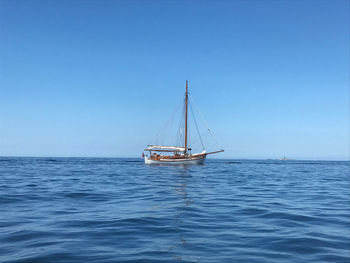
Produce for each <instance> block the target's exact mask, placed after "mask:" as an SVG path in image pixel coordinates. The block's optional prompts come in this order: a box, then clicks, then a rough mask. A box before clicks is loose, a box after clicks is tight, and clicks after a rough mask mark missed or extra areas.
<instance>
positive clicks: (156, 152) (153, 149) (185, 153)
mask: <svg viewBox="0 0 350 263" xmlns="http://www.w3.org/2000/svg"><path fill="white" fill-rule="evenodd" d="M188 94H189V92H188V81H187V80H186V92H185V105H184V106H185V114H184V126H185V131H184V141H183V145H181V146H164V145H147V148H146V149H145V151H146V152H149V155H148V154H144V153H142V156H143V158H144V160H145V163H146V164H181V165H184V164H203V163H204V161H205V159H206V157H207V155H208V154H214V153H219V152H223V151H224V150H223V149H221V150H217V151H212V152H206V150H205V149H203V151H202V152H200V153H194V154H192V149H191V148H190V147H189V145H188V102H189V96H188ZM208 131H209V132H210V129H209V128H208ZM210 134H211V132H210ZM203 147H204V146H203Z"/></svg>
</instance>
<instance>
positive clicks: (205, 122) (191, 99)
mask: <svg viewBox="0 0 350 263" xmlns="http://www.w3.org/2000/svg"><path fill="white" fill-rule="evenodd" d="M189 98H190V101H191V102H192V104H193V105H194V106H195V108H196V110H197V111H198V113H199V115H200V116H201V118H202V120H203V122H204V124H205V126H206V127H207V129H208V132H209V133H210V135H211V137H213V139H214V141H215V143H216V144H217V146H219V148H222V147H221V145H220V144H219V142H218V140H217V139H216V138H215V136H214V135H213V134H212V132H211V130H210V128H209V125H208V123H207V121H206V120H205V118H204V116H203V115H202V113H201V112H200V110H199V109H198V107H197V105H196V104H195V102H194V100H193V98H192V96H189Z"/></svg>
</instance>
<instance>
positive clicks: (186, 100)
mask: <svg viewBox="0 0 350 263" xmlns="http://www.w3.org/2000/svg"><path fill="white" fill-rule="evenodd" d="M185 108H186V112H185V154H186V153H187V109H188V80H186V95H185Z"/></svg>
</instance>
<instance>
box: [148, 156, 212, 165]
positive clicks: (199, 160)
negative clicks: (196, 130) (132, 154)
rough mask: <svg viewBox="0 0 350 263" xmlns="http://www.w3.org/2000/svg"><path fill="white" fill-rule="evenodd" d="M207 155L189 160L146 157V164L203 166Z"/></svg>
mask: <svg viewBox="0 0 350 263" xmlns="http://www.w3.org/2000/svg"><path fill="white" fill-rule="evenodd" d="M205 157H206V155H202V156H198V157H192V158H188V159H185V158H184V159H160V160H152V159H149V157H147V156H145V164H167V165H168V164H169V165H187V164H203V163H204V161H205Z"/></svg>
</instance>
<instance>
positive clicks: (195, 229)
mask: <svg viewBox="0 0 350 263" xmlns="http://www.w3.org/2000/svg"><path fill="white" fill-rule="evenodd" d="M349 167H350V162H348V161H297V160H288V161H278V160H226V159H225V160H218V159H208V160H207V162H206V163H205V164H203V165H195V166H149V165H145V164H144V163H143V161H142V160H141V159H137V158H134V159H133V158H131V159H130V158H29V157H16V158H14V157H1V158H0V262H8V263H9V262H23V263H24V262H28V263H29V262H34V263H41V262H42V263H47V262H53V263H59V262H65V263H66V262H67V263H74V262H79V263H94V262H99V263H104V262H106V263H107V262H149V263H157V262H220V263H221V262H230V263H231V262H249V263H253V262H266V263H274V262H278V263H281V262H290V263H295V262H308V263H311V262H315V263H320V262H327V263H328V262H350V169H349Z"/></svg>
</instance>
